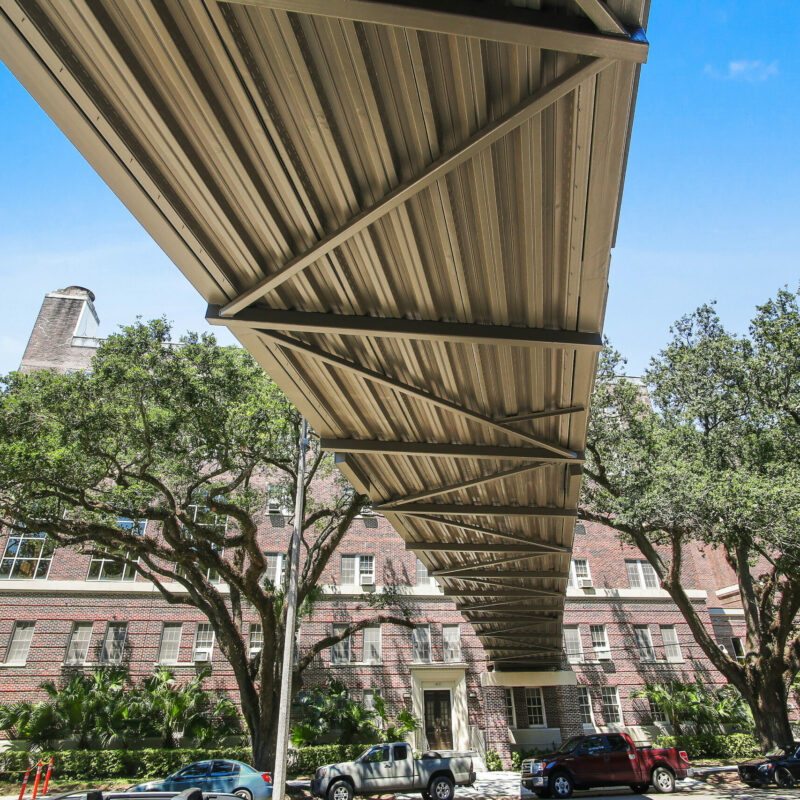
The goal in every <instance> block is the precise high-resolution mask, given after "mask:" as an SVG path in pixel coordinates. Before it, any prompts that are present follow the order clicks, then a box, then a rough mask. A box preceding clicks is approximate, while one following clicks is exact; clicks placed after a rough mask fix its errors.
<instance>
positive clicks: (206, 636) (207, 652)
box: [192, 622, 215, 662]
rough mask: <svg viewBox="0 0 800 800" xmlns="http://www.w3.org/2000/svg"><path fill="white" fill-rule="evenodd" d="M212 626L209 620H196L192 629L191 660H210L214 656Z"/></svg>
mask: <svg viewBox="0 0 800 800" xmlns="http://www.w3.org/2000/svg"><path fill="white" fill-rule="evenodd" d="M214 640H215V634H214V628H213V627H212V625H211V623H210V622H198V623H197V627H196V628H195V629H194V644H193V646H192V660H193V661H195V662H197V661H209V662H210V661H211V660H212V659H213V657H214Z"/></svg>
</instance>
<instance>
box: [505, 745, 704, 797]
mask: <svg viewBox="0 0 800 800" xmlns="http://www.w3.org/2000/svg"><path fill="white" fill-rule="evenodd" d="M688 770H689V759H688V758H687V756H686V753H685V751H683V750H678V749H677V748H675V747H669V748H653V747H636V745H635V744H634V743H633V740H632V739H631V738H630V736H628V735H627V734H626V733H596V734H592V735H590V736H575V737H573V738H572V739H569V740H567V741H566V742H564V744H562V745H561V747H559V748H558V750H556V752H555V753H551V754H550V755H546V756H540V757H538V758H529V759H526V760H525V761H523V762H522V775H521V780H522V786H521V792H520V794H521V796H523V797H524V795H525V793H526V791H527V792H535V793H536V794H537V795H538V796H539V797H555V798H559V800H563V798H566V797H569V796H570V795H571V794H572V790H573V789H589V788H591V787H593V786H619V785H625V784H627V785H628V786H630V787H631V789H633V791H634V792H644V791H645V790H646V789H647V788H648V786H650V784H652V785H653V789H655V790H656V791H657V792H672V791H674V790H675V781H676V780H677V779H679V778H685V777H686V775H687V773H688Z"/></svg>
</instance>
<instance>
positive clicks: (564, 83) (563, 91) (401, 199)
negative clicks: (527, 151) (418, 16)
mask: <svg viewBox="0 0 800 800" xmlns="http://www.w3.org/2000/svg"><path fill="white" fill-rule="evenodd" d="M346 2H347V3H349V2H350V0H346ZM322 4H323V7H325V6H327V5H328V0H322ZM378 5H384V6H385V7H389V6H388V5H386V4H378ZM401 24H403V23H401ZM556 49H558V48H556ZM611 63H613V62H612V61H611V60H610V59H606V58H596V59H593V60H591V61H589V62H588V63H586V62H583V63H580V64H578V65H576V66H575V67H573V68H572V69H569V70H567V71H566V72H564V73H563V74H562V75H560V76H559V77H557V78H555V79H554V80H553V81H552V82H551V83H549V84H548V85H547V86H544V87H542V88H541V89H540V90H539V91H537V92H534V93H533V94H532V95H531V96H530V97H528V98H526V99H525V100H523V101H522V102H521V103H520V104H519V105H518V106H516V107H515V108H513V109H512V110H511V111H509V112H508V113H507V114H504V115H503V116H502V117H500V118H499V119H497V120H495V121H493V122H491V123H489V124H488V125H486V126H485V127H484V128H482V129H481V130H479V131H477V132H476V133H475V134H474V135H472V136H470V137H469V139H467V140H466V141H465V142H463V144H461V145H460V146H459V147H457V148H456V149H455V150H454V151H453V152H452V153H448V154H447V155H445V156H443V157H442V158H439V159H437V160H436V161H434V162H433V163H432V164H430V165H429V166H428V167H427V168H426V169H424V170H423V171H422V172H421V173H420V174H419V175H418V176H417V177H416V178H412V179H411V180H409V181H407V182H405V183H402V184H400V185H399V186H397V187H396V188H395V189H393V190H392V191H391V192H389V193H388V194H387V195H386V196H385V197H383V199H381V200H379V201H378V202H377V203H375V204H374V205H372V206H370V207H369V208H367V209H365V210H364V211H362V212H361V213H359V214H356V216H355V217H353V218H352V219H351V220H350V221H349V222H346V223H345V224H344V225H343V226H342V227H340V228H339V229H338V230H336V231H334V232H333V233H330V234H328V235H327V236H325V237H323V238H322V239H321V240H320V241H319V242H317V243H316V244H315V245H314V246H313V247H311V248H310V249H309V250H306V252H305V253H302V254H301V255H299V256H295V258H293V259H291V260H290V261H288V262H287V263H286V264H284V265H283V266H282V267H279V268H278V269H277V270H275V271H274V272H273V273H272V274H271V275H267V276H266V277H265V278H262V279H261V280H260V281H258V283H256V284H255V286H252V287H251V288H249V289H247V290H245V291H244V292H242V293H241V294H240V295H239V296H238V297H237V298H235V299H234V300H232V301H231V302H230V303H228V304H227V305H225V306H223V307H222V308H221V309H220V314H221V315H222V316H223V317H230V316H233V315H234V314H237V313H238V312H240V311H241V310H242V309H243V308H246V307H247V306H249V305H252V304H253V303H254V302H255V301H256V300H258V299H259V298H261V297H263V296H264V295H265V294H267V293H268V292H271V291H273V290H274V289H277V288H278V286H280V285H281V284H282V283H284V282H285V281H287V280H289V278H292V277H294V276H295V275H297V274H298V273H300V272H302V271H303V270H304V269H306V268H307V267H309V266H311V264H313V263H314V262H315V261H318V260H319V259H320V258H322V257H323V256H324V255H327V254H328V253H330V252H331V251H333V250H335V249H336V248H337V247H339V246H340V245H342V244H344V243H345V242H346V241H347V240H348V239H350V238H351V237H353V236H355V235H356V234H357V233H359V232H360V231H363V230H364V229H365V228H367V227H369V226H370V225H372V224H373V223H374V222H377V221H378V220H379V219H381V218H382V217H384V216H386V214H388V213H389V212H390V211H393V210H394V209H395V208H397V207H398V206H401V205H402V204H403V203H405V202H406V201H407V200H410V199H411V198H412V197H414V195H416V194H418V193H419V192H421V191H422V190H423V189H426V188H427V187H428V186H431V185H432V184H434V183H436V181H438V180H440V179H441V178H443V177H445V175H447V174H448V173H450V172H452V171H453V170H454V169H456V167H458V166H460V165H461V164H463V163H464V162H465V161H469V160H470V159H471V158H474V157H475V156H476V155H478V153H480V152H482V151H483V150H485V149H486V148H487V147H489V146H490V145H492V144H493V143H494V142H496V141H497V140H498V139H502V138H503V137H504V136H506V135H507V134H509V133H511V131H513V130H515V129H516V128H518V127H519V126H520V125H522V124H523V123H524V122H527V121H528V120H529V119H531V118H532V117H535V116H536V115H537V114H539V113H540V112H542V111H544V109H545V108H547V107H548V106H551V105H552V104H553V103H555V102H556V100H559V99H561V98H562V97H564V96H565V95H567V94H569V93H570V92H572V91H573V90H575V89H576V88H577V87H578V86H580V85H581V84H582V83H583V82H584V81H587V80H589V79H590V78H593V77H594V76H595V75H597V73H599V72H600V71H601V70H603V69H605V68H606V67H607V66H609V65H610V64H611Z"/></svg>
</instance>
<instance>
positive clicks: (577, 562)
mask: <svg viewBox="0 0 800 800" xmlns="http://www.w3.org/2000/svg"><path fill="white" fill-rule="evenodd" d="M592 585H593V584H592V573H591V572H590V571H589V561H588V560H587V559H585V558H573V559H572V560H571V561H570V562H569V579H568V580H567V586H570V587H572V588H575V587H578V588H581V587H590V586H592Z"/></svg>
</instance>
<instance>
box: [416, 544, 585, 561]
mask: <svg viewBox="0 0 800 800" xmlns="http://www.w3.org/2000/svg"><path fill="white" fill-rule="evenodd" d="M406 550H411V551H412V552H417V551H426V552H429V553H520V554H522V556H523V557H526V558H533V557H535V556H549V555H560V554H562V553H569V552H570V549H569V548H568V547H559V546H557V545H542V546H541V547H540V546H538V545H536V544H535V543H533V542H532V543H531V544H529V545H528V544H485V543H484V542H480V543H476V542H463V543H462V542H452V543H448V542H431V543H430V544H424V543H418V542H414V544H407V545H406Z"/></svg>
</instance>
